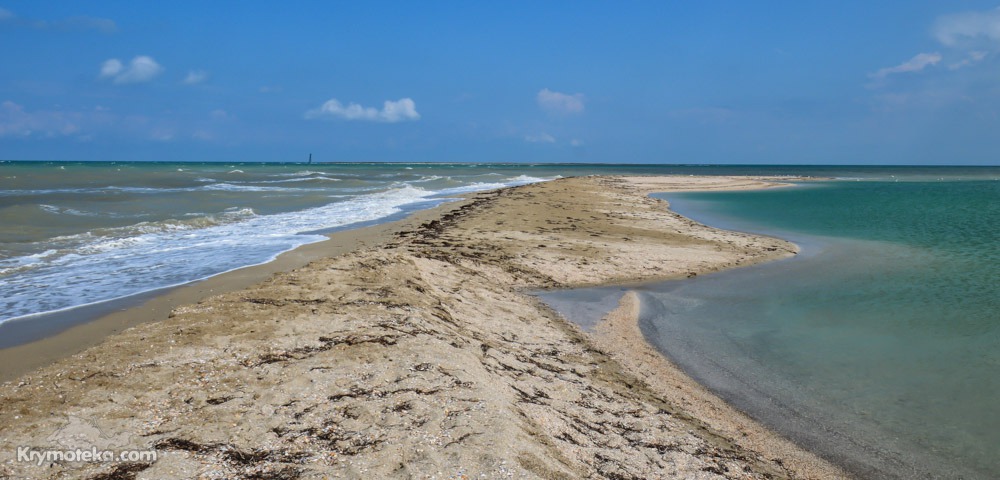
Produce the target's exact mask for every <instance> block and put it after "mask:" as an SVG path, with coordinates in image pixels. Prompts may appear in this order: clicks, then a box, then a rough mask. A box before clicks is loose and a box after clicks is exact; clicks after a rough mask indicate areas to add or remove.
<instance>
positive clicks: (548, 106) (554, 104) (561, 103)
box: [536, 88, 583, 115]
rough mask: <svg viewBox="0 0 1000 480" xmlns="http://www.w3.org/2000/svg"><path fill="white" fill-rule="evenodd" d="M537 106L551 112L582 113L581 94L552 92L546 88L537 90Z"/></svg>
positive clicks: (558, 113)
mask: <svg viewBox="0 0 1000 480" xmlns="http://www.w3.org/2000/svg"><path fill="white" fill-rule="evenodd" d="M536 99H537V101H538V106H539V107H541V108H542V110H545V111H546V112H548V113H551V114H557V115H578V114H581V113H583V94H580V93H576V94H573V95H569V94H565V93H559V92H553V91H552V90H549V89H547V88H544V89H542V90H541V91H540V92H538V95H537V97H536Z"/></svg>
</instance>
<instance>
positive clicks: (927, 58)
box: [870, 53, 941, 80]
mask: <svg viewBox="0 0 1000 480" xmlns="http://www.w3.org/2000/svg"><path fill="white" fill-rule="evenodd" d="M940 61H941V54H939V53H918V54H917V55H915V56H914V57H913V58H911V59H909V60H907V61H905V62H903V63H901V64H899V65H896V66H895V67H886V68H883V69H881V70H879V71H877V72H875V73H873V74H871V75H870V76H871V77H872V78H874V79H876V80H882V79H885V78H886V77H887V76H889V75H892V74H896V73H909V72H919V71H921V70H923V69H925V68H927V67H929V66H934V65H937V64H938V62H940Z"/></svg>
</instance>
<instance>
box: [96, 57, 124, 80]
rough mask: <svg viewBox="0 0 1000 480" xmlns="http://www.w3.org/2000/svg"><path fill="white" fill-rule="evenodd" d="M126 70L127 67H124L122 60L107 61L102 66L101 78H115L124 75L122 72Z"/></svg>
mask: <svg viewBox="0 0 1000 480" xmlns="http://www.w3.org/2000/svg"><path fill="white" fill-rule="evenodd" d="M124 69H125V66H124V65H122V62H121V60H118V59H117V58H112V59H110V60H105V61H104V63H102V64H101V78H111V77H114V76H115V75H118V74H119V73H122V70H124Z"/></svg>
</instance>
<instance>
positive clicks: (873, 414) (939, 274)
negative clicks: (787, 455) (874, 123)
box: [641, 176, 1000, 478]
mask: <svg viewBox="0 0 1000 480" xmlns="http://www.w3.org/2000/svg"><path fill="white" fill-rule="evenodd" d="M903 180H904V181H899V182H896V181H893V182H886V181H861V182H843V181H841V182H822V183H816V184H805V185H803V186H800V187H796V188H788V189H776V190H767V191H754V192H729V193H690V194H681V195H667V198H668V199H669V200H670V201H671V203H672V204H673V208H674V209H675V210H677V211H678V212H680V213H682V214H685V215H688V216H691V217H693V218H695V219H698V220H701V221H703V222H705V223H708V224H712V225H718V226H722V227H725V228H733V229H738V230H744V231H753V232H759V233H765V234H771V235H775V236H779V237H783V238H788V239H791V240H793V241H796V242H797V243H799V244H800V245H802V246H803V252H802V254H801V255H799V257H800V258H795V259H791V260H786V261H779V262H775V263H771V264H767V265H761V266H757V267H751V268H747V269H743V270H737V271H732V272H725V273H722V274H718V275H707V276H704V277H701V278H698V279H695V280H691V281H679V282H668V283H665V284H661V285H657V286H648V287H647V288H645V289H644V291H643V293H642V294H641V297H642V300H643V318H642V322H643V329H644V332H645V333H646V335H647V336H648V338H650V340H651V341H653V342H654V343H655V344H656V345H657V346H659V347H660V348H661V350H662V351H664V352H665V353H666V354H667V355H668V356H670V357H671V358H672V359H673V360H674V361H675V362H677V363H678V364H679V365H680V366H681V367H682V368H684V369H685V370H687V371H688V372H689V373H690V374H691V375H692V376H694V377H695V378H696V379H698V380H700V381H702V382H703V383H705V384H706V385H708V386H709V387H710V388H712V389H714V390H715V391H717V392H719V393H720V394H721V395H722V396H723V397H725V398H727V399H728V400H729V401H730V402H732V403H734V404H735V405H737V406H738V407H740V408H742V409H744V410H746V411H748V412H749V413H751V414H752V415H754V416H756V417H758V418H760V419H762V420H764V421H765V422H767V423H770V424H772V425H774V426H775V427H776V428H777V429H778V430H779V431H781V432H783V433H785V434H787V435H789V436H791V437H792V438H794V439H796V440H797V441H799V442H800V443H803V444H805V445H806V446H809V447H811V448H813V449H815V450H817V451H819V452H822V453H823V454H824V455H826V456H828V457H829V458H831V459H833V460H835V461H837V462H839V463H841V464H844V465H846V466H847V467H848V468H850V469H851V470H853V471H855V472H857V473H859V474H861V475H862V476H864V477H866V478H868V477H871V478H886V477H889V478H893V477H895V478H923V477H929V478H998V477H1000V181H997V180H996V179H995V178H992V179H991V178H989V177H981V178H980V179H968V180H965V181H944V180H940V181H908V180H909V179H907V178H905V176H904V178H903Z"/></svg>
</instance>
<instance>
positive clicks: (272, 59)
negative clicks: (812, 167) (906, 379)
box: [0, 0, 1000, 165]
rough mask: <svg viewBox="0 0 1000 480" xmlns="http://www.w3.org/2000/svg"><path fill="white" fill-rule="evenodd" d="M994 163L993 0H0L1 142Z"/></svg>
mask: <svg viewBox="0 0 1000 480" xmlns="http://www.w3.org/2000/svg"><path fill="white" fill-rule="evenodd" d="M309 154H312V155H313V157H314V159H315V160H316V161H331V162H332V161H346V162H366V161H396V162H437V161H444V162H607V163H674V164H676V163H681V164H712V163H724V164H743V163H757V164H761V163H764V164H938V165H998V164H1000V0H994V2H993V3H991V2H979V1H947V2H945V1H921V0H905V1H882V2H870V1H851V0H844V1H808V2H803V1H769V2H745V1H731V2H726V1H703V2H664V1H651V2H610V1H608V2H591V1H572V2H542V1H530V2H529V1H523V2H522V1H509V2H459V1H423V2H402V1H401V2H378V1H364V2H358V1H355V2H338V1H317V2H310V1H297V2H280V4H279V2H256V1H239V2H226V1H212V2H204V1H198V2H187V1H182V0H178V1H171V2H135V1H100V0H95V1H89V2H76V1H38V0H31V1H20V0H0V160H114V161H145V160H152V161H229V162H232V161H303V160H305V159H306V158H308V155H309Z"/></svg>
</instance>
